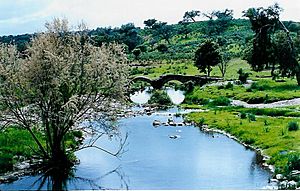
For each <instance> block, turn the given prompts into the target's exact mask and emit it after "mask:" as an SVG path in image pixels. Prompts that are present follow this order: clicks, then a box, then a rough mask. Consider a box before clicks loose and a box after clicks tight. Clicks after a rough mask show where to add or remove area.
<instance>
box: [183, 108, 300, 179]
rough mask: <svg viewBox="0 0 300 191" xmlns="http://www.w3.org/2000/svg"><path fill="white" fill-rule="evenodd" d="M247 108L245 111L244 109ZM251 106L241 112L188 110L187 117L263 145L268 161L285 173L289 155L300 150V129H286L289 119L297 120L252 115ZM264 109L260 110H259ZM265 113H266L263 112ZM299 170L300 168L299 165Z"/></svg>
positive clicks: (254, 144) (243, 140)
mask: <svg viewBox="0 0 300 191" xmlns="http://www.w3.org/2000/svg"><path fill="white" fill-rule="evenodd" d="M243 112H246V111H243ZM249 113H251V112H250V110H249V112H248V113H246V114H242V115H244V117H243V116H241V112H238V111H234V109H231V111H230V110H227V109H220V110H218V109H216V110H211V111H207V112H201V113H191V114H188V115H187V116H186V118H187V119H188V120H192V121H195V122H196V123H198V124H199V123H202V124H203V121H204V124H207V125H209V127H210V128H215V129H219V130H223V131H225V132H227V133H229V134H231V135H234V136H235V137H237V138H238V139H240V140H241V141H242V142H244V143H246V144H250V145H252V146H254V147H257V148H260V149H263V151H264V153H265V154H267V155H269V156H270V157H271V159H270V160H269V161H268V163H269V164H272V165H274V166H275V167H276V172H277V173H284V174H288V173H289V172H290V170H292V169H294V168H300V167H299V166H296V167H293V166H291V165H293V164H292V163H291V161H290V160H291V158H293V156H294V155H299V154H300V141H299V140H300V130H297V131H289V130H288V124H289V123H290V122H291V121H294V122H298V123H299V122H300V119H299V118H293V117H283V116H282V117H270V116H267V115H261V116H255V115H253V114H249ZM262 113H263V112H262ZM265 114H266V113H265ZM298 170H300V169H298Z"/></svg>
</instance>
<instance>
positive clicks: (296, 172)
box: [291, 170, 300, 176]
mask: <svg viewBox="0 0 300 191" xmlns="http://www.w3.org/2000/svg"><path fill="white" fill-rule="evenodd" d="M298 175H300V171H299V170H292V172H291V176H298Z"/></svg>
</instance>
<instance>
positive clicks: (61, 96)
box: [0, 19, 127, 171]
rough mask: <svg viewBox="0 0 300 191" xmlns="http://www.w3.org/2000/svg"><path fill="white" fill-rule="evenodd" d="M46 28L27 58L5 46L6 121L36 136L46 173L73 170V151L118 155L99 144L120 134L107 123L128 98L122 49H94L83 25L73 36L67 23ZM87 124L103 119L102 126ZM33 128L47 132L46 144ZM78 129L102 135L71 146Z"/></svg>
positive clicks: (1, 54)
mask: <svg viewBox="0 0 300 191" xmlns="http://www.w3.org/2000/svg"><path fill="white" fill-rule="evenodd" d="M46 28H47V31H46V32H44V33H40V34H38V35H37V36H36V37H35V38H34V39H33V40H32V43H31V44H30V45H29V49H28V55H27V58H26V59H22V58H20V57H19V54H18V52H17V51H16V49H15V47H12V46H4V45H1V47H0V58H1V59H0V77H1V78H0V79H1V81H0V85H1V89H0V103H1V105H3V107H4V108H5V109H4V110H2V111H1V119H2V120H4V121H5V122H6V123H13V124H18V125H19V126H20V127H22V128H23V129H25V130H27V131H28V132H29V133H30V134H31V136H32V138H33V139H34V140H35V142H36V144H37V146H38V148H39V149H38V150H36V151H35V152H36V156H35V157H38V158H40V159H42V164H41V165H43V167H44V168H45V170H47V171H48V170H61V171H64V170H67V169H69V168H70V167H71V166H73V165H74V160H73V159H74V155H73V154H74V152H75V151H76V150H78V149H83V148H86V147H95V148H98V149H100V150H102V151H104V152H107V153H110V154H112V155H118V154H119V153H120V150H119V151H117V152H115V153H112V152H110V151H108V150H105V149H104V148H101V147H98V146H96V145H94V143H95V142H96V140H98V139H99V138H100V137H102V136H105V135H107V136H108V137H110V136H116V137H118V135H119V134H118V131H117V129H116V128H115V127H113V126H111V125H110V124H108V123H104V122H103V121H104V119H105V116H106V115H105V114H106V112H107V111H109V110H110V109H111V108H112V107H109V105H110V104H111V103H112V100H115V101H116V100H122V99H123V98H124V92H125V84H126V83H127V82H126V81H127V80H126V79H127V61H126V57H125V55H124V53H123V48H121V47H120V46H117V45H115V44H110V45H106V46H101V47H95V46H93V45H92V44H91V43H90V38H89V37H88V35H87V34H86V31H87V29H86V27H85V26H84V25H83V24H82V25H80V26H79V27H78V31H77V32H76V33H74V32H70V29H69V27H68V22H67V20H60V19H54V21H53V22H51V23H46ZM94 120H95V121H94ZM83 121H85V122H86V123H84V124H82V122H83ZM88 121H94V122H95V123H96V122H97V121H98V122H99V126H98V127H95V126H94V125H91V124H90V123H87V122H88ZM100 122H101V123H100ZM79 124H80V126H79ZM34 129H38V130H39V131H42V133H43V135H44V137H43V139H42V140H41V139H39V138H37V136H36V135H35V133H34V132H35V131H34ZM78 130H85V131H88V132H89V131H93V132H96V133H97V132H98V133H99V134H97V136H95V137H92V138H91V142H89V143H90V144H89V143H88V144H87V145H82V146H80V147H70V146H69V145H68V144H66V143H67V141H68V136H69V135H70V133H73V132H74V131H78ZM122 145H123V144H122V141H120V146H121V147H122Z"/></svg>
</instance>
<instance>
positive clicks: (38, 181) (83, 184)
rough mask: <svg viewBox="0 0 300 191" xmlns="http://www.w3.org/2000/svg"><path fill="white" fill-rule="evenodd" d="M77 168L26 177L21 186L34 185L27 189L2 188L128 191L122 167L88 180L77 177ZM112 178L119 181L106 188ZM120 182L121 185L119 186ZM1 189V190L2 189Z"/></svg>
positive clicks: (11, 187)
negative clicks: (107, 181)
mask: <svg viewBox="0 0 300 191" xmlns="http://www.w3.org/2000/svg"><path fill="white" fill-rule="evenodd" d="M76 175H77V173H76V168H72V169H70V170H69V171H65V172H63V171H61V170H52V171H48V172H45V173H43V174H39V175H36V176H34V177H27V178H26V177H25V178H23V180H19V181H18V182H19V184H20V186H22V183H20V182H22V181H24V182H27V181H28V182H29V181H32V179H34V180H33V183H32V184H29V186H26V187H18V186H13V184H14V183H12V184H7V185H6V186H4V187H3V185H2V188H3V189H5V190H54V191H56V190H74V189H75V190H78V189H89V190H111V189H122V190H128V188H129V186H128V183H129V179H128V177H127V176H126V174H125V173H124V171H123V169H122V167H121V166H118V167H117V168H115V169H113V170H110V171H108V172H106V173H104V174H103V175H101V176H99V177H94V178H86V177H81V176H76ZM112 176H114V177H117V179H118V180H119V181H116V182H115V184H114V187H104V186H103V185H102V183H103V182H105V179H109V178H111V177H112ZM117 182H119V184H117ZM2 188H1V189H2Z"/></svg>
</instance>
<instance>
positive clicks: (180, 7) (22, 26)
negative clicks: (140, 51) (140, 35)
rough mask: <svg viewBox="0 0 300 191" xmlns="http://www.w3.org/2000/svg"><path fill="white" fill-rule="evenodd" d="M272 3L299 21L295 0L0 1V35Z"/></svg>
mask: <svg viewBox="0 0 300 191" xmlns="http://www.w3.org/2000/svg"><path fill="white" fill-rule="evenodd" d="M275 2H278V3H279V4H280V6H281V7H283V8H284V12H283V13H282V19H283V20H294V21H300V3H299V2H298V1H297V0H277V1H274V0H209V1H207V0H0V35H9V34H23V33H33V32H41V31H43V30H44V23H45V22H46V21H49V20H51V19H53V18H54V17H66V18H68V19H69V21H70V23H71V24H72V25H76V24H77V23H79V22H81V21H84V22H85V23H87V25H88V26H89V28H96V27H99V26H100V27H103V26H112V27H115V26H120V25H121V24H125V23H128V22H133V23H135V24H136V25H137V26H143V21H144V20H146V19H148V18H156V19H158V20H161V21H167V22H169V23H177V22H178V21H179V20H180V19H181V18H182V15H183V14H184V12H185V11H187V10H200V11H201V12H208V11H212V10H221V9H225V8H230V9H233V10H234V12H235V15H234V16H235V17H241V12H242V11H243V10H246V9H247V8H249V7H259V6H264V7H266V6H268V5H272V4H274V3H275ZM297 2H298V3H297Z"/></svg>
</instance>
